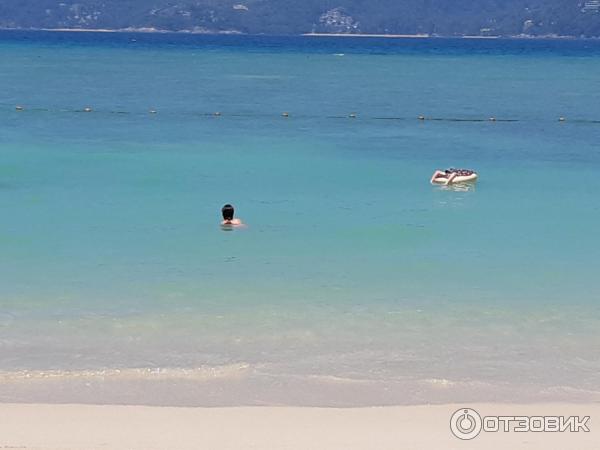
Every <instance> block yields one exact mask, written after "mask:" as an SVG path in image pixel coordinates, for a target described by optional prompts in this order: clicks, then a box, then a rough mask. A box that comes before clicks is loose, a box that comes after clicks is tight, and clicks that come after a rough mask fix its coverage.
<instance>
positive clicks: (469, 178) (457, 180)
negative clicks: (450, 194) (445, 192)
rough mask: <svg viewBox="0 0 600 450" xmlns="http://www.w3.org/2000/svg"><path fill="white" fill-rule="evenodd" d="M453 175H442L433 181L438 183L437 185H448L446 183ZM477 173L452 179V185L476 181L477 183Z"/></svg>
mask: <svg viewBox="0 0 600 450" xmlns="http://www.w3.org/2000/svg"><path fill="white" fill-rule="evenodd" d="M450 175H452V173H448V174H440V175H437V176H436V177H435V178H434V179H433V180H431V182H432V183H436V184H446V182H447V181H448V177H449V176H450ZM477 177H478V175H477V172H471V173H469V174H465V175H460V172H459V175H457V176H455V177H454V178H453V179H452V184H456V183H473V182H475V181H477Z"/></svg>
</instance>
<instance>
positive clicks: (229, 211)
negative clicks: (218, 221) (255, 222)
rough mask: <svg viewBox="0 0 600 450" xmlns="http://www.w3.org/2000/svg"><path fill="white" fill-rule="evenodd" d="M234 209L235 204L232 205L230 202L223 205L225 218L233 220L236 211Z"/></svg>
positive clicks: (222, 211)
mask: <svg viewBox="0 0 600 450" xmlns="http://www.w3.org/2000/svg"><path fill="white" fill-rule="evenodd" d="M234 211H235V210H234V209H233V206H231V205H230V204H229V203H228V204H227V205H225V206H223V208H221V213H222V214H223V220H233V213H234Z"/></svg>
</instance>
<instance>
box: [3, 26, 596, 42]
mask: <svg viewBox="0 0 600 450" xmlns="http://www.w3.org/2000/svg"><path fill="white" fill-rule="evenodd" d="M0 31H25V32H27V31H32V32H36V31H46V32H56V33H138V34H194V35H208V36H222V35H227V36H228V35H236V36H273V37H276V36H280V37H293V36H296V37H298V36H303V37H334V38H338V37H340V38H379V39H482V40H494V39H524V40H555V39H560V40H598V39H600V36H596V37H577V36H561V35H543V36H532V35H523V34H520V35H511V36H479V35H461V36H445V35H431V34H427V33H422V34H371V33H302V34H289V35H275V34H246V33H242V32H240V31H238V30H222V31H216V30H179V31H173V30H163V29H158V28H152V27H147V28H119V29H110V28H0Z"/></svg>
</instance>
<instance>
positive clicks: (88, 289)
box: [0, 32, 600, 405]
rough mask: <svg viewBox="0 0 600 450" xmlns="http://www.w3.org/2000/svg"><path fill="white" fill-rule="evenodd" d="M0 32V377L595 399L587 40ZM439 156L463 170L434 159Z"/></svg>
mask: <svg viewBox="0 0 600 450" xmlns="http://www.w3.org/2000/svg"><path fill="white" fill-rule="evenodd" d="M342 54H343V56H340V55H342ZM0 56H1V57H0V85H1V86H3V89H2V90H1V91H0V120H1V125H0V156H1V159H0V211H2V220H1V221H0V244H1V248H2V251H1V252H0V277H1V281H0V371H1V372H2V374H1V375H2V377H3V378H2V379H3V380H4V381H3V383H0V399H4V400H7V399H10V400H15V399H16V400H30V399H34V400H37V401H39V400H50V401H73V400H78V401H95V402H98V401H106V402H136V403H159V404H162V403H169V404H260V403H273V404H278V403H289V404H322V405H331V404H336V405H350V404H385V403H421V402H443V401H462V400H486V399H504V400H507V399H513V400H524V401H527V400H556V399H571V400H589V399H591V398H598V395H599V394H598V392H600V376H599V375H598V373H600V372H599V369H600V361H599V359H598V355H599V351H600V339H599V338H600V336H599V332H598V329H600V307H599V303H598V300H600V284H599V281H598V277H597V273H598V263H597V261H598V257H599V256H600V238H599V237H598V233H597V232H596V228H597V224H598V222H599V219H600V206H599V203H598V200H597V197H598V196H597V190H596V183H595V182H596V174H597V172H598V170H599V169H600V151H599V149H598V144H597V143H598V142H600V123H596V122H594V121H598V120H600V90H599V89H598V87H599V85H598V78H597V73H598V71H599V69H600V43H597V42H594V41H589V42H588V41H565V42H563V41H513V40H511V41H493V42H492V41H486V42H479V41H478V42H473V41H467V40H442V39H433V40H417V41H410V42H406V41H404V40H395V41H386V40H364V39H358V40H357V39H345V38H343V39H316V38H266V37H262V38H250V39H246V38H244V37H205V36H177V35H164V36H162V35H161V36H154V35H127V34H118V35H110V36H106V35H97V34H87V33H86V34H85V35H82V34H76V35H74V34H69V33H64V34H63V33H57V34H49V33H15V32H12V33H9V32H2V33H0ZM15 105H23V106H24V110H23V111H16V110H15ZM86 106H89V107H91V108H92V109H93V111H92V112H89V113H84V112H82V110H83V108H84V107H86ZM150 109H155V110H156V111H157V114H150V113H149V112H148V111H149V110H150ZM216 111H219V112H221V115H220V116H214V115H213V113H214V112H216ZM284 111H286V112H289V114H290V116H289V117H288V118H284V117H282V116H281V114H282V112H284ZM351 113H354V114H356V118H351V117H349V115H350V114H351ZM419 115H424V116H425V117H426V118H427V120H424V121H420V120H417V116H419ZM561 116H564V117H566V118H567V120H566V121H565V122H559V121H558V118H559V117H561ZM489 117H496V118H497V119H499V120H497V121H495V122H492V121H489V120H487V119H488V118H489ZM431 119H443V120H431ZM456 119H461V121H456ZM462 119H469V120H468V121H462ZM502 119H506V120H511V121H509V122H505V121H501V120H502ZM447 166H455V167H468V168H474V169H476V170H477V171H478V172H479V173H480V181H479V182H478V183H477V185H476V186H472V187H468V188H465V189H444V188H440V187H432V186H431V185H429V183H428V180H429V176H430V175H431V172H432V171H433V170H434V169H435V168H443V167H447ZM228 202H231V203H233V204H234V205H235V206H236V208H237V212H238V215H239V216H240V217H242V218H243V219H244V220H245V222H247V223H248V225H249V226H248V227H247V228H246V229H243V230H235V231H233V232H224V231H222V230H221V229H220V228H219V226H218V222H219V210H220V207H221V206H222V205H223V204H224V203H228ZM115 371H118V372H115ZM161 371H162V372H161ZM190 371H192V373H196V372H194V371H200V372H201V373H202V374H203V375H202V376H201V377H195V376H191V377H190V376H189V372H190ZM121 372H124V373H126V374H127V376H126V377H124V376H122V375H117V373H121ZM161 373H162V375H160V376H158V375H157V374H161ZM206 374H209V375H210V374H212V375H211V376H208V379H209V381H207V377H206V376H205V375H206ZM157 376H158V378H157ZM148 383H149V385H151V386H152V389H155V393H156V395H154V396H153V397H152V398H151V399H150V398H149V397H148V395H147V394H145V393H144V391H143V389H145V387H146V386H147V384H148ZM132 385H133V386H135V387H136V388H135V389H132V387H131V386H132ZM56 386H59V387H60V388H57V387H56Z"/></svg>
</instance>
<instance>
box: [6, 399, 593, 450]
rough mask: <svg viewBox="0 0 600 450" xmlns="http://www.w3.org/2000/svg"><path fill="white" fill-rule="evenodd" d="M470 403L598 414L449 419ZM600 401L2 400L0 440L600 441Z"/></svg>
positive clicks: (140, 444)
mask: <svg viewBox="0 0 600 450" xmlns="http://www.w3.org/2000/svg"><path fill="white" fill-rule="evenodd" d="M462 406H469V407H472V408H474V409H475V410H477V411H478V412H479V413H480V414H481V415H482V416H485V415H505V416H515V415H530V416H538V415H578V416H585V415H587V416H590V417H591V419H590V421H589V422H588V426H589V428H590V432H589V433H584V432H579V433H556V432H555V433H549V432H546V433H531V432H530V433H515V432H510V433H504V432H499V433H485V432H482V433H481V434H480V435H479V436H477V437H476V438H475V439H474V440H471V441H461V440H459V439H457V438H455V437H454V436H453V435H452V434H451V432H450V428H449V421H450V416H451V415H452V413H453V412H454V411H456V410H457V409H459V408H460V407H462ZM598 417H600V404H581V405H578V404H564V403H562V404H561V403H555V404H532V405H511V404H479V405H442V406H399V407H382V408H348V409H334V408H296V407H236V408H178V407H146V406H92V405H42V404H38V405H35V404H2V405H0V448H20V449H53V450H57V449H61V450H71V449H73V450H75V449H77V450H81V449H86V450H94V449H109V450H121V449H123V450H125V449H127V450H154V449H163V450H164V449H182V450H183V449H194V450H198V449H214V450H221V449H222V450H233V449H236V450H237V449H261V450H268V449H278V450H280V449H288V450H296V449H297V450H306V449H324V450H325V449H326V450H336V449H339V450H359V449H360V450H366V449H369V450H370V449H377V450H386V449H390V450H392V449H393V450H397V449H442V448H443V449H475V448H486V449H544V450H552V449H556V450H558V449H560V450H564V449H567V448H572V449H575V448H576V449H578V450H585V449H597V448H598V446H599V443H600V428H596V424H597V423H598V422H596V421H595V420H594V419H595V418H598Z"/></svg>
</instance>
